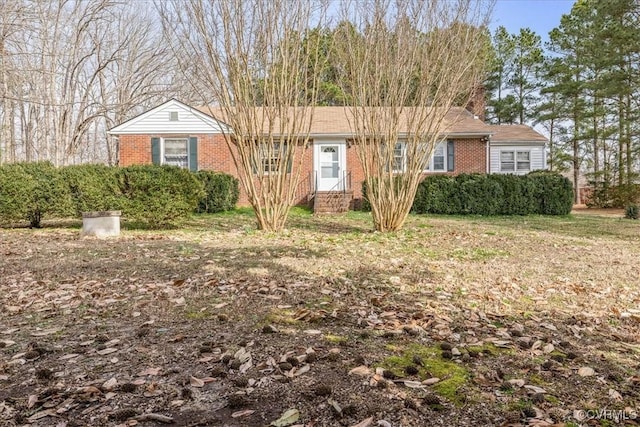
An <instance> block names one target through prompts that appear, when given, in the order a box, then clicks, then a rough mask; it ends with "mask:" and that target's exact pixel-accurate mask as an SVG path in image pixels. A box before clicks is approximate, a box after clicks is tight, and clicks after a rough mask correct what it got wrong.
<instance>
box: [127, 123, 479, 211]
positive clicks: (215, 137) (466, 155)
mask: <svg viewBox="0 0 640 427" xmlns="http://www.w3.org/2000/svg"><path fill="white" fill-rule="evenodd" d="M193 136H195V137H197V138H198V169H205V170H214V171H218V172H225V173H228V174H231V175H233V176H236V177H237V176H238V173H237V170H236V168H235V165H234V163H233V158H232V156H231V152H230V151H229V148H228V146H227V143H226V142H225V140H224V137H223V136H222V135H219V134H202V135H169V134H159V135H121V136H120V145H119V164H120V166H129V165H134V164H149V163H151V138H152V137H162V138H169V137H193ZM454 141H455V170H454V171H453V172H447V174H453V175H455V174H459V173H486V172H487V145H486V143H485V142H483V141H482V140H480V139H479V138H474V139H456V140H454ZM299 153H300V152H299ZM303 156H304V157H303V158H302V162H301V163H300V164H301V169H300V184H299V186H298V191H297V193H296V200H297V202H298V203H299V204H306V203H308V195H309V194H310V192H311V189H312V188H313V182H312V181H313V146H309V148H307V149H306V150H305V152H304V154H303ZM297 160H298V159H296V160H294V163H293V164H294V165H296V164H297ZM346 161H347V164H346V168H347V170H348V171H350V174H351V180H350V183H351V189H352V190H353V197H354V199H356V201H357V200H359V199H361V198H362V182H363V181H364V173H363V171H362V167H361V166H360V161H359V159H358V153H357V151H356V148H355V147H354V146H348V147H347V150H346ZM425 176H426V174H425ZM240 187H241V188H240V199H239V201H238V204H239V205H240V206H246V205H248V199H247V195H246V192H245V191H244V189H243V188H242V185H241V186H240ZM356 203H357V202H356Z"/></svg>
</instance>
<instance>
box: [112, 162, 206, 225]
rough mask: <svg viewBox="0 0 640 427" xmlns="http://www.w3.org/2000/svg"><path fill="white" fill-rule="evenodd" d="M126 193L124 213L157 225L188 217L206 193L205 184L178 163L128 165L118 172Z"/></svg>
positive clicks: (177, 221) (172, 222) (123, 191)
mask: <svg viewBox="0 0 640 427" xmlns="http://www.w3.org/2000/svg"><path fill="white" fill-rule="evenodd" d="M116 175H117V178H118V185H119V188H120V191H121V192H122V196H123V199H122V200H123V203H122V208H121V210H122V215H123V216H124V217H125V218H126V219H129V220H133V221H138V222H142V223H144V224H146V225H147V226H149V227H153V228H164V227H170V226H174V225H176V224H178V223H179V222H180V221H181V220H184V219H186V218H188V217H189V216H190V215H191V213H193V212H194V211H195V210H196V208H197V207H198V203H199V202H200V199H202V198H203V197H204V195H205V193H204V187H203V185H202V183H201V182H200V181H199V180H198V179H197V178H196V177H195V175H194V174H193V173H192V172H190V171H189V170H187V169H182V168H178V167H175V166H155V165H140V166H127V167H124V168H120V169H118V171H117V172H116Z"/></svg>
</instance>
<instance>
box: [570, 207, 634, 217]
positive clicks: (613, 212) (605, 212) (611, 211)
mask: <svg viewBox="0 0 640 427" xmlns="http://www.w3.org/2000/svg"><path fill="white" fill-rule="evenodd" d="M571 213H572V214H573V215H596V216H606V217H612V218H623V217H624V209H616V208H589V207H587V206H586V205H575V206H574V207H573V209H572V210H571Z"/></svg>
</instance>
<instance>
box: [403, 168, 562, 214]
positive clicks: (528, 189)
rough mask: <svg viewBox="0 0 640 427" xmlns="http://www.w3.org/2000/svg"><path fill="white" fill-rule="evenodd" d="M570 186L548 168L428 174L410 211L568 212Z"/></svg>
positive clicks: (437, 212) (478, 212) (464, 212)
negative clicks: (520, 172)
mask: <svg viewBox="0 0 640 427" xmlns="http://www.w3.org/2000/svg"><path fill="white" fill-rule="evenodd" d="M572 206H573V187H572V185H571V181H569V180H568V179H567V178H565V177H563V176H561V175H558V174H554V173H549V172H532V173H530V174H528V175H524V176H518V175H481V174H461V175H457V176H447V175H433V176H427V177H426V178H425V179H424V180H423V181H422V182H421V183H420V186H419V187H418V191H417V193H416V198H415V200H414V203H413V208H412V210H413V212H416V213H433V214H457V215H465V214H475V215H529V214H543V215H567V214H569V212H571V208H572Z"/></svg>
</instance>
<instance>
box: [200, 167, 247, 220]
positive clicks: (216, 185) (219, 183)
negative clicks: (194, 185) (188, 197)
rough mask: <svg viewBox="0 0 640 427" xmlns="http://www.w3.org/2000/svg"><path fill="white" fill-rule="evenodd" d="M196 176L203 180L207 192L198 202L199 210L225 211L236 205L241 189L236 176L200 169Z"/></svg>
mask: <svg viewBox="0 0 640 427" xmlns="http://www.w3.org/2000/svg"><path fill="white" fill-rule="evenodd" d="M196 177H197V178H198V179H199V180H200V182H202V185H203V186H204V191H205V193H206V194H205V196H204V197H203V198H202V199H201V200H200V202H199V203H198V212H201V213H215V212H224V211H229V210H232V209H234V208H235V207H236V203H238V197H239V196H240V190H239V188H238V180H237V179H236V178H235V177H233V176H231V175H228V174H226V173H220V172H211V171H199V172H197V173H196Z"/></svg>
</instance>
